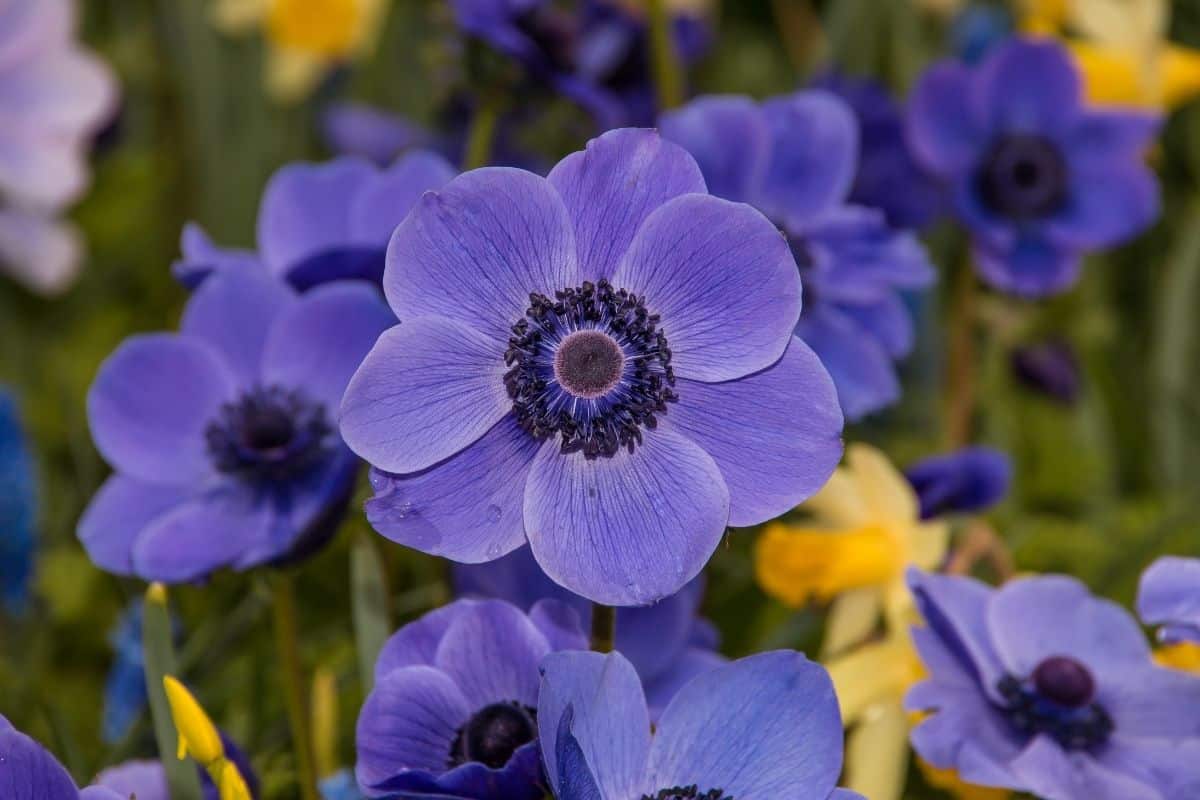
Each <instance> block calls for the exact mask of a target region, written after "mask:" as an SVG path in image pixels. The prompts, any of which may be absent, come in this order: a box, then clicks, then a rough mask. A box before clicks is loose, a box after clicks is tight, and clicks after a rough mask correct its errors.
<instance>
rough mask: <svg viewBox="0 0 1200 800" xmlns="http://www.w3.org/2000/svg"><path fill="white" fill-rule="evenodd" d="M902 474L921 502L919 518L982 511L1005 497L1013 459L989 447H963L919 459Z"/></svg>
mask: <svg viewBox="0 0 1200 800" xmlns="http://www.w3.org/2000/svg"><path fill="white" fill-rule="evenodd" d="M904 476H905V477H906V478H908V482H909V483H911V484H912V487H913V489H914V490H915V491H916V493H917V498H918V499H919V500H920V503H921V519H932V518H933V517H937V516H941V515H942V514H950V513H965V512H976V511H983V510H985V509H988V508H990V507H992V506H993V505H995V504H996V503H998V502H1000V501H1001V500H1002V499H1004V496H1005V495H1006V494H1008V489H1009V486H1010V485H1011V484H1012V462H1011V461H1010V460H1009V458H1008V456H1006V455H1005V454H1004V453H1002V452H1000V451H999V450H995V449H993V448H991V447H964V448H962V449H961V450H956V451H954V452H953V453H947V454H945V455H941V456H932V457H930V458H926V459H924V460H923V461H918V462H917V463H916V464H913V465H912V466H911V467H909V468H908V469H907V470H905V471H904Z"/></svg>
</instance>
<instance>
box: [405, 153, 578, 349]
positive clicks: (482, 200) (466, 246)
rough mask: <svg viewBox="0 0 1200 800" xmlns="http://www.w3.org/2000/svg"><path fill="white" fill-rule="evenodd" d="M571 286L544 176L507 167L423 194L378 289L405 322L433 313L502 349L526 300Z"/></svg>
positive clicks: (558, 203) (566, 232)
mask: <svg viewBox="0 0 1200 800" xmlns="http://www.w3.org/2000/svg"><path fill="white" fill-rule="evenodd" d="M577 282H578V270H577V268H576V261H575V239H574V235H573V234H572V231H571V221H570V218H569V217H568V215H567V209H566V207H565V206H564V205H563V202H562V200H561V199H560V198H559V196H558V193H557V192H556V191H555V190H554V188H553V187H552V186H551V185H550V184H549V183H547V182H546V180H545V179H543V178H540V177H538V176H537V175H534V174H533V173H530V172H524V171H522V170H519V169H510V168H507V167H488V168H485V169H477V170H473V171H471V172H467V173H465V174H463V175H459V176H458V177H457V178H455V179H454V180H452V181H450V183H448V184H446V185H445V186H444V187H442V188H441V189H440V190H438V191H436V192H426V193H425V195H424V196H422V198H421V199H420V201H418V202H417V204H416V206H414V207H413V210H412V211H411V212H410V213H409V215H408V217H406V218H405V220H404V222H403V223H402V224H401V225H400V227H399V228H397V229H396V233H395V235H393V236H392V242H391V244H390V245H389V247H388V255H387V268H386V270H385V272H384V276H383V288H384V292H385V294H386V295H387V298H388V303H390V304H391V306H392V310H393V311H395V312H396V315H397V316H399V317H400V319H401V320H402V321H405V322H407V321H408V320H410V319H413V318H415V317H419V316H427V315H440V316H444V317H448V318H450V319H454V320H458V321H459V322H462V323H465V324H467V325H470V326H471V327H473V328H475V329H476V330H478V331H481V332H483V333H484V334H486V335H487V336H489V337H490V338H492V339H494V340H495V341H497V342H498V343H499V344H500V346H501V347H503V346H504V343H506V342H507V341H508V337H509V336H510V335H511V332H512V326H513V323H515V322H516V321H517V320H518V319H520V318H522V317H523V316H524V314H525V310H526V309H527V308H528V307H529V293H530V292H541V293H543V294H546V295H548V296H553V295H554V292H555V291H557V290H559V289H563V288H567V287H569V286H574V285H575V284H576V283H577Z"/></svg>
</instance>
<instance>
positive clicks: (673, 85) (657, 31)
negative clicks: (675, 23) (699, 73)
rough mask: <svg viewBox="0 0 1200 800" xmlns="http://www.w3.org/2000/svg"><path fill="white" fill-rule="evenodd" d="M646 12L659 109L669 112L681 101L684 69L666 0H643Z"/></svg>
mask: <svg viewBox="0 0 1200 800" xmlns="http://www.w3.org/2000/svg"><path fill="white" fill-rule="evenodd" d="M646 15H647V17H648V22H649V24H650V61H651V68H652V69H653V70H654V85H655V87H656V88H657V90H658V110H659V111H660V112H662V111H668V110H670V109H672V108H677V107H679V106H680V105H682V104H683V69H682V67H681V66H680V64H679V55H678V54H677V53H676V52H675V37H674V36H673V35H672V32H671V13H670V11H669V9H668V8H667V0H646Z"/></svg>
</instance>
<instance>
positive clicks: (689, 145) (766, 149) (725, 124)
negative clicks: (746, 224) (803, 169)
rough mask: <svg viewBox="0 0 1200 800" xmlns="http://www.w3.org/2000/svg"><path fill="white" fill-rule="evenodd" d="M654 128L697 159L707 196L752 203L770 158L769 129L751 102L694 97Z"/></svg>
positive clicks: (737, 98) (734, 97)
mask: <svg viewBox="0 0 1200 800" xmlns="http://www.w3.org/2000/svg"><path fill="white" fill-rule="evenodd" d="M658 125H659V128H660V129H661V130H662V135H663V136H665V137H666V138H668V139H670V140H671V141H673V142H676V143H677V144H680V145H682V146H683V147H684V148H686V149H687V151H688V152H689V153H691V154H692V156H693V157H694V158H695V159H696V162H697V163H698V164H699V165H700V171H701V172H702V173H703V174H704V182H705V184H707V186H708V193H709V194H713V195H716V196H717V197H723V198H725V199H726V200H736V201H738V202H742V203H745V202H752V201H754V200H755V199H757V194H758V189H759V186H760V185H761V184H762V181H763V179H764V178H765V176H766V170H767V164H768V162H769V161H770V158H771V128H770V126H769V125H768V124H767V119H766V116H765V115H764V114H763V113H762V110H761V109H759V107H758V104H757V103H755V102H754V101H753V100H751V99H750V98H748V97H745V96H742V95H708V96H706V97H697V98H696V99H695V100H693V101H692V102H690V103H688V104H687V105H685V106H684V107H683V108H679V109H676V110H674V111H668V112H667V113H666V114H663V115H662V117H661V118H660V119H659V122H658Z"/></svg>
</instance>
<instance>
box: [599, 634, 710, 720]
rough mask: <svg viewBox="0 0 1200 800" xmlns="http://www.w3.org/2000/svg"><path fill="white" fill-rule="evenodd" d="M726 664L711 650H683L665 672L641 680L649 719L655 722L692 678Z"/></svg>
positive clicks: (694, 648)
mask: <svg viewBox="0 0 1200 800" xmlns="http://www.w3.org/2000/svg"><path fill="white" fill-rule="evenodd" d="M620 630H621V627H620V624H619V623H618V625H617V631H618V634H617V635H618V636H619V635H620ZM727 663H729V659H727V658H725V656H723V655H721V654H720V653H714V652H713V651H711V650H705V649H703V648H700V647H689V648H688V649H686V650H684V651H683V653H682V654H680V655H678V656H677V657H676V658H675V659H674V661H673V663H672V664H671V666H670V667H669V668H668V669H667V670H666V671H664V672H659V673H658V674H657V675H655V676H654V678H653V679H651V680H643V684H644V686H645V688H646V705H647V706H648V707H649V708H650V718H651V719H652V720H655V721H657V720H658V718H659V717H660V716H662V712H663V710H664V709H666V707H667V706H668V705H670V703H671V700H673V699H674V698H675V695H677V694H678V693H679V690H680V689H682V688H683V687H684V686H687V685H688V684H689V683H690V682H691V681H692V679H693V678H695V677H697V676H699V675H703V674H704V673H706V672H708V671H709V670H712V669H716V668H717V667H720V666H723V665H724V664H727Z"/></svg>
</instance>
